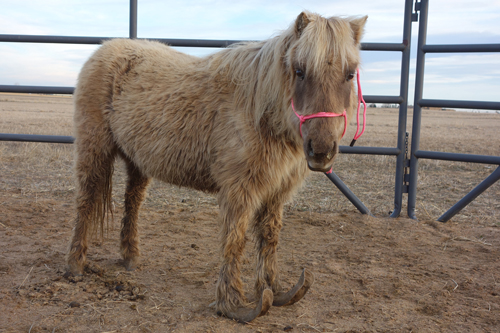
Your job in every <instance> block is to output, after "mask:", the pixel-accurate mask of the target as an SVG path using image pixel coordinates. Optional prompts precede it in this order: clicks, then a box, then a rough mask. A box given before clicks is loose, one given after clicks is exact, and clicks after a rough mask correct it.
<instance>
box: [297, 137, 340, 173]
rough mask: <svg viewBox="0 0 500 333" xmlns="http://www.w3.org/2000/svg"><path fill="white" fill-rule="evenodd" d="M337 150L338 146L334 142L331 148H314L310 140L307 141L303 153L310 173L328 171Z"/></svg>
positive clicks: (323, 146) (322, 146)
mask: <svg viewBox="0 0 500 333" xmlns="http://www.w3.org/2000/svg"><path fill="white" fill-rule="evenodd" d="M338 149H339V148H338V144H337V142H335V141H334V142H333V144H332V145H331V146H325V145H321V146H319V147H314V145H313V143H312V140H309V141H308V143H307V146H306V151H305V153H306V159H307V166H308V167H309V169H310V170H312V171H321V172H328V171H330V169H331V168H332V164H333V161H334V159H335V156H337V153H338Z"/></svg>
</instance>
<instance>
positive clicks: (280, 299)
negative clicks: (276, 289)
mask: <svg viewBox="0 0 500 333" xmlns="http://www.w3.org/2000/svg"><path fill="white" fill-rule="evenodd" d="M313 283H314V275H313V273H311V272H309V271H308V270H306V269H304V270H303V271H302V275H301V276H300V278H299V282H297V284H296V285H295V286H294V287H293V288H292V289H290V290H289V291H288V292H287V293H278V294H277V295H275V296H274V300H273V305H274V306H285V305H292V304H294V303H297V302H298V301H300V300H301V299H302V297H304V295H305V294H306V293H307V291H308V290H309V288H311V286H312V284H313Z"/></svg>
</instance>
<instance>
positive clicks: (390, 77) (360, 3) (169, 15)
mask: <svg viewBox="0 0 500 333" xmlns="http://www.w3.org/2000/svg"><path fill="white" fill-rule="evenodd" d="M0 8H2V11H1V13H0V33H1V34H41V35H69V36H71V35H75V36H112V37H126V36H128V21H129V17H128V15H129V14H128V11H129V6H128V1H123V0H100V1H97V0H73V1H69V2H68V1H66V0H64V1H63V0H44V1H42V0H35V1H30V3H29V6H27V5H24V3H23V2H12V1H7V0H0ZM305 9H307V10H310V11H313V12H317V13H319V14H322V15H326V16H328V15H346V16H352V15H368V16H369V18H368V22H367V25H366V33H365V37H364V39H363V41H364V42H396V43H400V42H401V39H402V33H403V10H404V1H402V0H381V1H373V0H357V1H352V0H336V1H331V0H317V1H308V0H301V1H298V0H275V1H269V0H265V1H264V0H247V1H235V0H209V1H201V0H183V1H181V0H177V1H164V0H149V1H146V0H141V1H139V3H138V13H139V17H138V35H139V37H151V38H155V37H156V38H196V39H203V38H207V39H243V40H245V39H246V40H255V39H265V38H269V37H270V36H272V35H274V34H276V33H278V32H279V31H280V30H283V29H286V28H287V27H288V26H289V24H291V23H292V22H293V21H294V20H295V18H296V16H297V15H298V14H299V13H300V12H301V11H302V10H305ZM498 22H500V1H498V0H496V1H491V0H476V1H470V0H432V1H431V2H430V5H429V26H428V38H427V40H428V42H429V43H434V44H444V43H469V42H474V43H500V31H499V30H498ZM412 29H413V42H414V43H413V45H412V48H413V50H414V48H415V45H416V43H415V42H416V33H417V30H418V23H413V25H412ZM95 48H96V46H85V45H59V44H49V45H43V44H18V43H0V55H1V56H2V62H1V63H0V84H14V83H19V84H26V85H68V86H72V85H74V84H75V81H76V77H77V74H78V71H79V69H80V68H81V66H82V65H83V63H84V61H85V59H87V58H88V56H89V55H90V54H91V53H92V51H93V50H94V49H95ZM180 49H181V51H184V52H188V53H191V54H194V55H198V56H203V55H206V54H209V53H212V52H215V51H217V49H202V48H180ZM413 54H415V52H413ZM413 57H414V56H413ZM362 58H363V64H362V73H361V74H362V84H363V91H364V92H365V93H366V94H370V95H377V94H380V95H398V94H399V81H400V77H399V75H400V72H399V71H400V69H401V53H400V52H362ZM499 59H500V57H499V56H498V54H489V55H481V54H445V55H430V54H429V55H427V57H426V60H427V61H426V76H425V87H424V92H425V93H426V94H429V96H430V95H432V96H436V97H433V98H449V99H452V98H454V99H460V98H466V99H479V100H492V99H493V100H494V99H497V100H498V99H500V95H499V94H498V91H500V73H499V70H498V68H500V63H499V61H500V60H499ZM414 67H415V60H414V58H413V59H412V66H411V71H412V73H413V72H414ZM413 82H414V75H413V74H412V75H411V77H410V87H412V85H413ZM409 96H410V97H409V98H410V104H412V101H411V99H412V98H413V92H410V94H409ZM426 96H427V95H426ZM438 96H440V97H438ZM464 96H465V97H464ZM497 96H498V97H497ZM427 98H429V97H427Z"/></svg>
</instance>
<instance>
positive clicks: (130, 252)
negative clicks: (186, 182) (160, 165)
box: [120, 158, 149, 270]
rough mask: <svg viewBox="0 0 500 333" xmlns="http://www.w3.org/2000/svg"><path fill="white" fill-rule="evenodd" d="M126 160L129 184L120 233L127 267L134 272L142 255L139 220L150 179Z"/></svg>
mask: <svg viewBox="0 0 500 333" xmlns="http://www.w3.org/2000/svg"><path fill="white" fill-rule="evenodd" d="M124 159H125V161H126V163H127V172H128V183H127V190H126V192H125V215H124V216H123V219H122V230H121V233H120V249H121V253H122V257H123V260H124V265H125V267H126V268H127V270H134V269H135V268H136V266H137V260H138V258H139V255H140V251H139V234H138V232H137V220H138V217H139V208H140V206H141V203H142V201H143V200H144V196H145V194H146V189H147V187H148V184H149V178H147V177H145V176H144V175H143V174H142V173H141V171H140V170H139V169H138V168H137V167H136V166H135V164H134V163H133V162H131V161H129V160H127V158H124Z"/></svg>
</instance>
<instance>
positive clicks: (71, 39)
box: [0, 0, 500, 222]
mask: <svg viewBox="0 0 500 333" xmlns="http://www.w3.org/2000/svg"><path fill="white" fill-rule="evenodd" d="M414 1H415V0H405V8H404V13H403V14H404V23H403V38H402V42H401V43H362V45H361V49H362V50H364V51H392V52H401V76H400V93H399V96H381V95H376V96H374V95H365V96H364V99H365V101H366V102H367V103H384V104H397V105H399V118H398V133H397V146H396V147H349V146H341V147H340V151H341V152H342V153H344V154H369V155H385V156H395V157H396V169H395V186H394V188H395V191H394V210H393V211H392V213H391V215H390V216H391V217H398V216H399V215H400V213H401V209H402V203H403V194H405V193H407V194H408V204H407V207H408V210H407V213H408V216H409V217H411V218H414V219H416V215H415V205H416V196H417V175H418V160H419V159H421V158H423V159H436V160H448V161H461V162H471V163H484V164H494V165H498V167H497V168H496V169H495V171H493V173H492V174H491V175H490V176H488V177H487V178H486V179H485V180H484V181H482V182H481V183H480V184H479V185H478V186H477V187H476V188H474V189H472V191H471V192H470V193H468V194H467V195H466V196H465V197H464V198H462V199H461V200H460V201H458V202H457V203H456V204H455V205H454V206H453V207H451V208H450V209H449V210H448V211H447V212H445V213H444V214H443V215H442V216H441V217H439V218H438V220H439V221H442V222H446V221H448V220H449V219H450V218H452V217H453V216H454V215H455V214H456V213H458V212H459V211H460V210H461V209H463V208H464V207H465V206H466V205H468V204H469V203H470V202H471V201H473V200H474V199H475V198H476V197H477V196H478V195H480V194H481V193H483V192H484V191H485V190H486V189H487V188H488V187H490V186H491V185H493V184H494V183H495V182H497V181H498V180H499V179H500V156H488V155H473V154H457V153H446V152H437V151H425V150H420V149H419V145H420V127H421V126H420V124H421V116H422V107H450V108H464V109H490V110H500V103H499V102H484V101H455V100H434V99H423V98H422V94H423V83H424V67H425V55H426V53H457V52H500V44H446V45H428V44H426V37H427V19H428V8H429V0H420V1H415V2H414ZM413 22H418V24H419V30H418V50H417V67H416V79H415V97H414V103H413V105H414V109H413V124H412V140H411V147H409V144H408V133H407V111H408V90H409V89H408V88H409V87H408V86H409V74H410V48H411V35H412V33H411V29H412V23H413ZM129 38H134V39H135V38H137V0H130V24H129ZM109 39H112V38H111V37H76V36H41V35H6V34H3V35H2V34H0V42H9V43H59V44H61V43H62V44H101V43H102V42H104V41H106V40H109ZM148 39H149V40H156V41H159V42H162V43H165V44H168V45H170V46H177V47H211V48H223V47H227V46H228V45H231V44H234V43H237V42H240V41H238V40H206V39H204V40H200V39H166V38H155V39H151V38H148ZM73 90H74V88H73V87H56V86H19V85H0V92H6V93H40V94H72V93H73ZM0 141H21V142H46V143H73V141H74V138H73V137H71V136H55V135H31V134H6V133H0ZM327 177H328V178H329V179H330V180H331V181H332V182H333V183H334V184H335V185H336V186H337V188H338V189H339V190H340V191H341V192H342V193H343V194H344V195H345V196H346V197H347V198H348V199H349V200H350V201H351V202H352V203H353V205H354V206H355V207H356V208H357V209H358V210H359V211H360V212H361V213H363V214H371V213H370V211H369V209H368V208H367V207H366V206H365V205H364V204H363V203H362V202H361V200H359V198H357V197H356V195H355V194H354V193H353V192H352V191H351V190H350V189H349V188H348V187H347V186H346V185H345V184H344V183H343V182H342V180H341V179H340V178H339V177H338V176H337V175H336V174H335V173H331V174H327Z"/></svg>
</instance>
